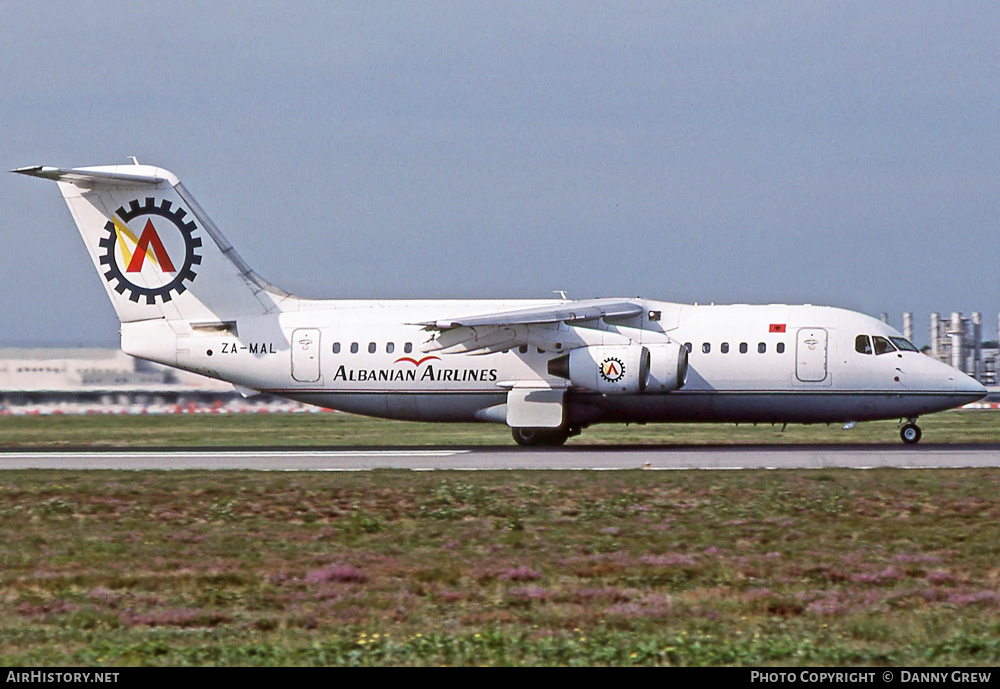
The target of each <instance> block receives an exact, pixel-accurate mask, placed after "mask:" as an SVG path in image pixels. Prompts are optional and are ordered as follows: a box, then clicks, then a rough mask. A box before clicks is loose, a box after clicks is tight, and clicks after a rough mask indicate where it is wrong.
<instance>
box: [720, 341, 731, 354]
mask: <svg viewBox="0 0 1000 689" xmlns="http://www.w3.org/2000/svg"><path fill="white" fill-rule="evenodd" d="M719 351H720V352H722V353H723V354H729V343H728V342H723V343H722V344H721V345H719Z"/></svg>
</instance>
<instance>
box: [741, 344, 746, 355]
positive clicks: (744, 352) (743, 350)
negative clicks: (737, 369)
mask: <svg viewBox="0 0 1000 689" xmlns="http://www.w3.org/2000/svg"><path fill="white" fill-rule="evenodd" d="M746 353H747V343H746V342H740V354H746Z"/></svg>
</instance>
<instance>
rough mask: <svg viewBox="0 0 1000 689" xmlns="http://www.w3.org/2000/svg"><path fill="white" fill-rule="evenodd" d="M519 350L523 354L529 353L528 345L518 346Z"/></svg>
mask: <svg viewBox="0 0 1000 689" xmlns="http://www.w3.org/2000/svg"><path fill="white" fill-rule="evenodd" d="M517 351H519V352H521V354H527V353H528V345H521V346H520V347H518V348H517Z"/></svg>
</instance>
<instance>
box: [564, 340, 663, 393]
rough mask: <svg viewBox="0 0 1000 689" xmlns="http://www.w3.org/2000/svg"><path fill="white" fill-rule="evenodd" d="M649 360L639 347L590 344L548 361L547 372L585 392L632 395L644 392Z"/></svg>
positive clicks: (646, 352) (647, 378) (646, 350)
mask: <svg viewBox="0 0 1000 689" xmlns="http://www.w3.org/2000/svg"><path fill="white" fill-rule="evenodd" d="M649 360H650V358H649V350H648V349H646V348H645V347H643V346H642V345H638V344H631V345H593V346H590V347H580V348H579V349H574V350H571V351H570V353H569V354H566V355H565V356H561V357H557V358H555V359H552V360H551V361H550V362H549V366H548V371H549V373H550V374H551V375H554V376H559V377H560V378H566V379H567V380H569V381H570V382H571V383H573V384H574V385H579V386H580V387H581V388H587V389H588V390H595V391H597V392H603V393H605V394H609V395H635V394H637V393H640V392H642V391H643V390H645V389H646V382H647V381H648V380H649Z"/></svg>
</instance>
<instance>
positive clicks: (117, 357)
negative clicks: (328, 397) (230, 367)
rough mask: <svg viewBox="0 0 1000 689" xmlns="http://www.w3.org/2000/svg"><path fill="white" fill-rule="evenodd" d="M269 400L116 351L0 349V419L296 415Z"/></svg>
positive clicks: (290, 405)
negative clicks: (99, 415) (83, 415)
mask: <svg viewBox="0 0 1000 689" xmlns="http://www.w3.org/2000/svg"><path fill="white" fill-rule="evenodd" d="M306 409H309V410H312V409H315V408H314V407H309V405H302V404H299V403H297V402H290V401H287V400H282V399H279V398H275V397H272V396H270V395H258V396H254V397H251V398H249V399H244V398H243V397H242V395H240V394H239V393H238V392H237V391H236V390H235V389H234V388H233V386H232V385H230V384H229V383H224V382H221V381H217V380H213V379H211V378H206V377H204V376H200V375H198V374H195V373H188V372H187V371H180V370H177V369H173V368H169V367H167V366H161V365H160V364H155V363H152V362H149V361H143V360H141V359H135V358H133V357H130V356H129V355H127V354H125V353H124V352H122V351H120V350H117V349H83V348H79V349H12V348H9V349H3V348H0V413H7V414H14V413H66V414H72V413H92V412H101V413H176V412H182V413H185V412H203V411H300V410H306Z"/></svg>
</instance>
